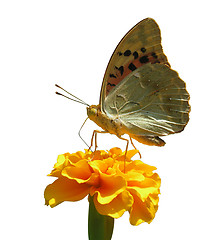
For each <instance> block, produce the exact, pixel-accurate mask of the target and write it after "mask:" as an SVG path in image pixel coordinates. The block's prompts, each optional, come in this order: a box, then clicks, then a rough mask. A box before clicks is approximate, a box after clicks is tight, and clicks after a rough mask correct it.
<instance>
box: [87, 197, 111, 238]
mask: <svg viewBox="0 0 211 240" xmlns="http://www.w3.org/2000/svg"><path fill="white" fill-rule="evenodd" d="M113 228H114V218H112V217H109V216H106V215H101V214H99V213H98V211H97V210H96V208H95V205H94V202H93V197H91V196H89V217H88V234H89V240H111V238H112V234H113Z"/></svg>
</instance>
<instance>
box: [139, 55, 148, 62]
mask: <svg viewBox="0 0 211 240" xmlns="http://www.w3.org/2000/svg"><path fill="white" fill-rule="evenodd" d="M139 62H140V63H147V62H149V58H148V57H147V56H143V57H140V58H139Z"/></svg>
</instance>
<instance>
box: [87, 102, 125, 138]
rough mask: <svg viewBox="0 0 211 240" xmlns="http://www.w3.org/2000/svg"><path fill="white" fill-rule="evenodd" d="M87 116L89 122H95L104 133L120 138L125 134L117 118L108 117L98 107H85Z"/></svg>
mask: <svg viewBox="0 0 211 240" xmlns="http://www.w3.org/2000/svg"><path fill="white" fill-rule="evenodd" d="M87 115H88V117H89V119H90V120H92V121H93V122H95V123H96V124H97V125H98V126H99V127H101V128H102V129H103V130H104V131H106V132H108V133H110V134H115V135H116V136H117V137H121V136H122V135H123V134H124V133H125V132H124V130H123V129H122V124H121V122H120V120H119V118H118V117H115V118H114V117H110V118H109V116H108V115H106V114H105V113H103V112H101V110H100V105H91V106H90V107H87Z"/></svg>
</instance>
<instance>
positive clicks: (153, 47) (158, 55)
mask: <svg viewBox="0 0 211 240" xmlns="http://www.w3.org/2000/svg"><path fill="white" fill-rule="evenodd" d="M147 63H163V64H167V65H169V63H168V61H167V58H166V56H165V55H164V53H163V51H162V46H161V36H160V29H159V27H158V25H157V23H156V22H155V21H154V20H153V19H151V18H147V19H144V20H142V21H141V22H139V23H138V24H137V25H136V26H134V27H133V28H132V29H131V30H130V31H129V32H128V33H127V34H126V35H125V36H124V37H123V39H122V40H121V41H120V43H119V44H118V46H117V47H116V49H115V51H114V53H113V55H112V57H111V59H110V61H109V64H108V67H107V69H106V72H105V75H104V80H103V84H102V88H101V96H100V105H101V110H103V101H104V99H105V97H106V96H107V95H108V94H109V92H110V91H111V90H112V88H114V87H115V86H116V85H117V84H118V83H119V82H121V81H122V80H123V79H124V78H125V77H126V76H127V75H128V74H130V73H131V72H132V71H134V70H136V69H137V68H139V67H141V66H143V65H145V64H147Z"/></svg>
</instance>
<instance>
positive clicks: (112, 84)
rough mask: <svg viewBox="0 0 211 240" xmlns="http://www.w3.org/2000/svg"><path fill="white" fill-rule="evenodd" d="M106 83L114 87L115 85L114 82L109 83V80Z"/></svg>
mask: <svg viewBox="0 0 211 240" xmlns="http://www.w3.org/2000/svg"><path fill="white" fill-rule="evenodd" d="M107 85H109V86H111V87H115V86H116V84H114V83H110V82H108V83H107Z"/></svg>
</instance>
